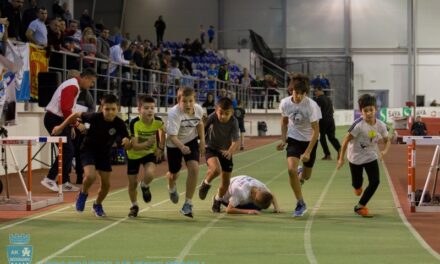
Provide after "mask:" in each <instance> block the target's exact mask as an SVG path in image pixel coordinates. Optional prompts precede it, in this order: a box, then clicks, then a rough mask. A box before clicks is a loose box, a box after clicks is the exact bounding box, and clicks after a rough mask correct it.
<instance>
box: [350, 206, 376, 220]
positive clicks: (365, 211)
mask: <svg viewBox="0 0 440 264" xmlns="http://www.w3.org/2000/svg"><path fill="white" fill-rule="evenodd" d="M354 212H355V213H357V214H358V215H360V216H362V217H372V216H371V215H370V213H369V212H368V208H367V207H365V206H361V205H356V206H355V207H354Z"/></svg>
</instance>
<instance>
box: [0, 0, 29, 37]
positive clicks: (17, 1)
mask: <svg viewBox="0 0 440 264" xmlns="http://www.w3.org/2000/svg"><path fill="white" fill-rule="evenodd" d="M23 4H24V0H10V1H9V2H8V3H7V4H6V5H5V6H4V8H3V10H2V17H6V18H7V19H8V21H9V26H8V38H10V39H13V40H21V41H25V40H26V36H25V32H26V29H27V28H25V27H24V25H23V20H22V17H21V9H22V8H23Z"/></svg>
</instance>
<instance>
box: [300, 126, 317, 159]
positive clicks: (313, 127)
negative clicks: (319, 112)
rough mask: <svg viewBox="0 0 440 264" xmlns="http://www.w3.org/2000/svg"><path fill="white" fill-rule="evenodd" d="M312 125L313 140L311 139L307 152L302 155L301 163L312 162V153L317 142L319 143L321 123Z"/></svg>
mask: <svg viewBox="0 0 440 264" xmlns="http://www.w3.org/2000/svg"><path fill="white" fill-rule="evenodd" d="M310 124H311V125H312V130H313V131H312V138H311V139H310V142H309V145H308V146H307V149H306V151H304V153H303V154H302V155H301V158H300V159H301V161H303V162H307V161H309V160H310V153H312V150H313V148H314V147H315V144H316V142H318V137H319V123H318V121H313V122H311V123H310Z"/></svg>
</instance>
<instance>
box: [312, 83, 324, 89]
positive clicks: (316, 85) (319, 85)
mask: <svg viewBox="0 0 440 264" xmlns="http://www.w3.org/2000/svg"><path fill="white" fill-rule="evenodd" d="M313 88H314V89H316V90H319V91H322V89H323V87H322V85H321V84H320V83H316V84H314V85H313Z"/></svg>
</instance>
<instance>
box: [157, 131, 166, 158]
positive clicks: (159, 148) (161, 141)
mask: <svg viewBox="0 0 440 264" xmlns="http://www.w3.org/2000/svg"><path fill="white" fill-rule="evenodd" d="M165 138H166V136H165V130H164V129H159V144H158V146H157V148H156V153H154V155H155V156H156V161H160V159H161V158H162V156H163V152H164V148H165Z"/></svg>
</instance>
